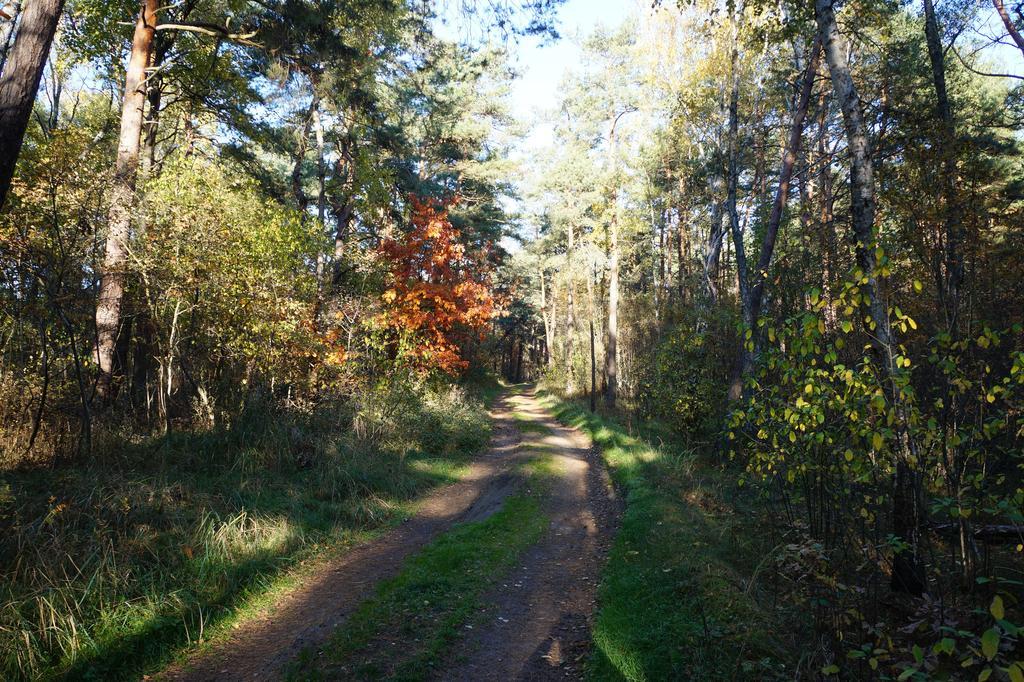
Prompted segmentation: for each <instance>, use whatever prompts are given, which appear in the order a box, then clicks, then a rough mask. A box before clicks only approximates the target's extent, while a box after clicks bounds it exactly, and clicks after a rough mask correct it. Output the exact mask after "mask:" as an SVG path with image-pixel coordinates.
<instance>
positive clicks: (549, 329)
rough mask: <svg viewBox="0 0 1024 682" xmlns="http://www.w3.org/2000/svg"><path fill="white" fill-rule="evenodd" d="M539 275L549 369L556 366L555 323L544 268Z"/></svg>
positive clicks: (541, 313) (545, 351) (545, 352)
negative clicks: (549, 303)
mask: <svg viewBox="0 0 1024 682" xmlns="http://www.w3.org/2000/svg"><path fill="white" fill-rule="evenodd" d="M537 274H538V275H539V276H540V315H541V318H543V320H544V343H545V345H546V348H545V349H544V354H545V356H546V357H547V362H548V367H553V366H554V364H555V321H554V319H553V317H554V315H553V314H552V313H549V312H548V289H547V286H546V284H545V280H546V279H547V277H546V275H545V274H544V267H543V266H541V268H540V269H539V271H538V273H537Z"/></svg>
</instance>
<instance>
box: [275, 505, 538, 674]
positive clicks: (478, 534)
mask: <svg viewBox="0 0 1024 682" xmlns="http://www.w3.org/2000/svg"><path fill="white" fill-rule="evenodd" d="M547 525H548V519H547V517H546V516H545V515H544V514H543V513H542V512H541V510H540V504H539V502H538V499H537V496H536V495H515V496H513V497H510V498H509V499H508V500H506V501H505V504H504V506H503V507H502V509H501V510H499V511H498V512H496V513H495V514H493V515H492V516H490V517H488V518H487V519H485V520H483V521H480V522H478V523H471V524H465V525H460V526H456V527H455V528H454V529H452V530H451V531H449V532H448V533H446V534H445V535H443V536H441V537H440V538H439V539H437V540H436V541H434V542H433V543H431V544H430V545H429V546H428V547H427V548H426V549H424V550H423V551H422V552H420V553H419V554H417V555H416V556H414V557H412V558H411V559H410V560H409V561H408V562H407V563H406V565H405V566H404V567H403V568H402V571H401V573H400V574H399V575H397V576H396V577H394V578H392V579H390V580H387V581H385V582H383V583H381V584H380V585H378V587H377V589H376V591H375V593H374V595H373V596H372V597H371V598H370V599H368V600H367V601H365V602H363V603H362V604H361V605H360V606H359V608H358V610H357V611H356V612H355V613H354V614H353V615H352V617H351V618H350V619H349V620H348V621H347V622H346V624H345V625H344V626H342V627H341V628H340V629H339V630H338V631H337V632H336V633H335V635H334V636H333V637H332V639H331V641H330V642H329V643H328V644H327V645H326V646H325V651H326V655H325V658H326V661H323V660H322V659H320V660H317V659H314V658H313V657H312V652H306V654H305V655H304V656H303V658H302V659H301V660H300V663H299V667H298V669H297V670H296V671H294V672H293V673H292V675H291V677H292V678H293V679H353V678H354V679H391V680H419V679H424V678H426V677H430V676H431V675H432V674H434V673H436V671H437V669H438V666H439V665H440V664H441V663H442V662H444V661H445V660H446V659H447V658H448V657H449V655H450V651H451V648H452V645H453V644H455V642H457V641H458V640H459V638H460V637H461V635H462V633H463V630H464V626H465V625H466V624H467V623H468V622H469V621H470V620H472V618H473V616H474V615H475V614H477V613H478V612H479V611H480V609H481V606H482V605H481V603H480V597H481V595H482V594H483V593H484V592H485V591H486V590H487V589H488V588H490V587H491V586H493V585H494V584H495V582H496V581H497V579H498V578H499V577H500V576H501V575H503V574H504V573H506V572H507V571H508V569H509V568H510V567H511V566H512V565H513V563H514V561H515V559H516V557H518V556H519V554H520V553H521V552H522V551H523V550H524V549H526V548H527V547H529V546H530V545H532V544H534V543H535V542H536V541H537V540H538V539H539V538H540V536H541V534H542V533H543V532H544V529H545V528H546V527H547Z"/></svg>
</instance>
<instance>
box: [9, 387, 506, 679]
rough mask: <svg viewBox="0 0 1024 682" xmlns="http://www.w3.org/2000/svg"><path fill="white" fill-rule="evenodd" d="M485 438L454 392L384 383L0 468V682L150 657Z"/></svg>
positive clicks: (382, 516)
mask: <svg viewBox="0 0 1024 682" xmlns="http://www.w3.org/2000/svg"><path fill="white" fill-rule="evenodd" d="M394 404H398V405H399V406H400V407H399V408H397V409H396V408H394V407H393V405H394ZM360 421H361V422H362V423H363V424H364V425H365V424H371V423H372V425H373V427H372V428H371V429H361V428H357V424H358V423H360ZM487 439H488V420H487V416H486V411H485V409H484V406H483V404H482V402H481V401H480V400H479V399H476V398H473V397H470V396H469V395H467V394H466V392H465V391H463V390H461V389H453V388H450V387H448V388H435V389H432V390H423V389H415V388H413V387H409V386H405V387H402V388H394V387H381V388H380V389H377V390H376V391H375V392H374V393H373V394H370V395H366V396H361V397H360V398H359V399H358V400H354V401H352V402H351V403H349V404H347V405H346V406H345V407H344V408H343V409H342V410H337V409H335V410H329V409H322V410H321V411H320V412H318V413H317V414H315V415H312V416H310V415H306V416H297V415H293V414H287V413H281V412H278V411H274V410H271V409H269V408H267V407H265V406H264V407H259V406H257V407H255V408H253V409H251V410H250V411H249V412H248V413H247V414H244V415H242V416H241V417H240V418H239V419H237V420H236V423H234V424H232V425H230V426H228V427H225V428H221V429H218V430H212V431H207V432H202V433H198V432H191V433H178V434H172V435H171V436H170V437H160V438H156V439H153V440H150V441H147V442H143V443H137V444H127V443H125V442H123V441H122V442H121V443H120V444H117V443H112V444H111V445H109V446H108V447H106V448H104V450H103V451H102V452H100V453H99V454H98V455H97V456H96V457H95V458H93V459H92V460H91V461H89V462H86V463H84V464H81V465H77V466H74V467H70V466H69V467H58V468H48V469H27V470H11V471H6V472H0V531H2V536H0V678H2V679H12V680H13V679H29V678H32V679H36V678H55V677H61V676H72V677H76V678H78V677H87V678H88V677H92V678H96V679H118V678H126V677H131V676H135V675H138V674H139V673H140V672H145V671H148V670H152V669H155V668H157V667H159V666H160V665H162V664H164V663H166V662H167V661H168V660H169V659H170V658H171V657H173V656H174V655H175V653H176V652H177V651H180V650H181V649H182V647H187V646H189V645H190V644H193V643H196V642H198V641H200V640H204V639H208V638H209V636H210V635H211V632H216V631H217V628H224V627H226V626H227V624H228V623H229V622H230V621H231V619H232V618H234V617H236V616H237V615H238V613H239V612H240V610H244V609H245V607H246V605H247V604H249V603H250V602H251V601H252V600H253V599H255V598H257V597H258V596H259V595H260V594H262V593H263V592H265V591H266V590H267V589H269V588H270V587H271V586H273V585H274V584H275V581H279V580H281V579H282V578H283V577H284V576H286V575H287V573H288V571H289V569H290V568H292V567H294V566H295V565H296V564H297V563H299V562H302V561H306V560H309V559H314V558H317V557H320V556H323V555H325V554H328V553H330V552H334V551H337V550H338V549H339V548H341V547H343V546H344V545H345V544H346V543H350V542H352V541H353V540H354V539H357V538H359V537H361V536H362V535H364V534H365V533H366V532H367V531H368V530H371V529H374V528H379V527H381V526H382V525H383V524H385V523H387V522H389V521H392V520H394V519H396V518H397V517H399V516H400V515H401V514H402V512H403V506H402V505H403V502H404V501H406V500H409V499H410V498H411V497H412V496H414V495H415V494H417V493H418V492H420V491H422V490H424V489H425V488H427V487H429V486H432V485H437V484H440V483H443V482H446V481H450V480H453V479H454V478H455V477H456V476H457V474H458V472H459V467H460V466H461V465H462V464H463V463H464V462H465V460H466V458H467V456H468V455H469V454H471V453H472V452H474V451H475V450H478V449H479V448H481V447H483V446H484V445H485V444H486V442H487Z"/></svg>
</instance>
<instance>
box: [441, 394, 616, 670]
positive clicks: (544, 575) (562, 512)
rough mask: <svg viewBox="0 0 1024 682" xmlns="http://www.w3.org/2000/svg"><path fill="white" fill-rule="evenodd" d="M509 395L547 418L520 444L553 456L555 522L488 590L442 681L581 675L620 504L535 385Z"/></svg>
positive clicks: (548, 506) (598, 465)
mask: <svg viewBox="0 0 1024 682" xmlns="http://www.w3.org/2000/svg"><path fill="white" fill-rule="evenodd" d="M511 400H512V403H513V405H514V406H515V407H516V411H517V412H518V413H520V414H525V415H528V416H529V417H530V420H531V423H537V424H540V425H542V426H543V427H545V432H542V433H534V432H533V431H530V430H526V429H524V434H523V447H522V450H523V455H524V456H527V455H529V454H531V451H532V454H544V455H550V457H551V463H552V465H553V469H554V472H553V475H552V476H551V480H550V481H548V482H547V486H548V487H547V488H546V490H545V492H546V495H545V503H544V507H545V511H546V512H547V513H548V514H549V516H550V517H551V525H550V527H549V529H548V531H547V533H546V534H545V535H544V537H543V538H542V539H541V541H540V542H539V543H538V544H536V545H534V546H533V547H532V548H531V549H529V550H527V552H526V553H525V554H524V555H523V556H522V557H520V559H519V562H518V563H517V565H516V567H515V569H514V570H513V571H512V572H511V574H510V575H508V576H507V577H506V579H505V580H503V581H501V583H500V585H499V587H497V588H496V589H495V590H493V591H492V593H491V594H489V595H487V596H486V597H485V598H484V600H483V601H484V603H485V604H487V606H486V607H485V612H484V614H483V621H484V625H482V626H476V627H475V628H474V629H472V630H468V631H467V632H468V634H467V636H466V637H465V639H464V641H463V642H462V644H461V646H460V651H459V652H458V654H457V656H458V658H456V659H454V660H453V661H452V665H450V666H449V667H448V669H447V670H446V671H444V672H443V673H442V674H441V675H439V679H442V680H457V681H460V682H462V681H465V682H469V681H474V682H475V681H478V680H565V679H582V678H583V672H584V670H583V668H584V665H585V663H586V660H587V658H588V657H589V654H590V650H591V636H590V632H591V625H592V622H593V616H594V612H595V602H596V596H597V584H598V581H599V578H600V572H601V568H602V567H603V566H604V562H605V559H606V557H607V554H608V549H609V547H610V545H611V541H612V539H613V537H614V532H615V530H616V528H617V527H618V524H619V519H620V517H621V512H622V504H621V502H620V501H619V500H618V499H617V497H616V495H615V491H614V488H613V487H612V485H611V482H610V480H609V478H608V474H607V472H606V471H605V468H604V466H603V464H602V462H601V458H600V454H599V453H598V452H597V451H596V450H595V449H594V448H593V447H592V446H591V443H590V440H589V438H587V437H586V436H585V435H583V434H582V433H580V432H579V431H577V430H576V429H572V428H567V427H564V426H561V425H560V424H558V423H557V422H556V421H555V420H554V419H553V418H552V417H551V416H550V415H549V414H548V413H547V412H546V411H545V410H544V409H543V407H541V406H540V404H539V403H538V401H537V398H536V394H535V393H534V392H533V391H530V392H529V393H528V394H525V395H520V396H514V397H513V398H511Z"/></svg>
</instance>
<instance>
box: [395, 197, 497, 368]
mask: <svg viewBox="0 0 1024 682" xmlns="http://www.w3.org/2000/svg"><path fill="white" fill-rule="evenodd" d="M409 202H410V206H411V208H412V229H411V230H410V231H409V232H407V233H406V234H404V235H402V236H401V237H399V238H397V239H387V240H385V241H384V242H383V243H382V244H381V246H380V250H381V252H382V253H383V255H384V256H385V257H386V258H387V260H388V263H389V268H388V270H389V272H388V283H387V289H386V290H385V292H384V294H383V302H384V310H383V312H382V313H381V314H380V315H379V316H378V324H379V325H380V327H381V328H383V329H384V330H385V333H386V334H387V336H388V341H389V345H390V346H391V347H392V348H394V349H395V351H396V353H397V355H398V356H399V357H401V358H403V359H406V360H408V361H409V362H410V363H411V364H412V365H413V366H414V367H415V368H417V369H418V370H419V371H422V372H430V371H432V370H441V371H443V372H447V373H449V374H455V373H457V372H459V371H461V370H463V369H465V368H466V367H467V366H468V365H469V363H468V362H467V361H466V360H465V359H464V358H463V357H462V346H463V344H464V343H465V342H466V341H468V340H469V339H470V338H471V337H472V336H474V335H476V336H482V334H483V332H484V330H485V328H486V326H487V323H488V322H490V320H491V319H492V318H493V317H494V316H495V314H496V312H497V311H496V306H495V301H494V297H493V294H492V292H491V267H490V265H489V263H488V262H487V260H486V257H485V254H480V253H476V254H470V253H467V251H466V247H465V246H464V245H463V244H462V243H461V242H460V241H459V238H460V236H461V235H460V233H459V230H457V229H455V228H454V227H453V226H452V224H451V221H450V220H449V217H448V210H449V208H450V207H451V206H453V205H454V204H455V203H456V202H457V199H449V200H447V201H436V200H432V199H421V198H418V197H410V200H409Z"/></svg>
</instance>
